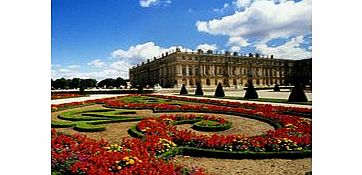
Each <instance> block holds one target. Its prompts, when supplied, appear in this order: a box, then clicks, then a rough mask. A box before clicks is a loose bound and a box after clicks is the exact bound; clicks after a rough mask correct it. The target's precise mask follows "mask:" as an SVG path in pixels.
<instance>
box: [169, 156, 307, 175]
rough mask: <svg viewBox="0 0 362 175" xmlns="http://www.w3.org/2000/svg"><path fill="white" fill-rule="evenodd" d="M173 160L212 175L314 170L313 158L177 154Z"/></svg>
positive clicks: (299, 174) (293, 174)
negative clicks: (212, 156) (256, 158)
mask: <svg viewBox="0 0 362 175" xmlns="http://www.w3.org/2000/svg"><path fill="white" fill-rule="evenodd" d="M173 161H174V162H175V163H178V164H182V165H186V166H189V167H200V168H203V169H205V171H206V172H207V173H210V174H211V175H219V174H220V175H234V174H240V175H305V173H306V172H310V171H312V159H311V158H305V159H296V160H289V159H262V160H251V159H243V160H234V159H216V158H205V157H184V156H176V157H175V158H174V159H173Z"/></svg>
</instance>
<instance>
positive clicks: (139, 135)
mask: <svg viewBox="0 0 362 175" xmlns="http://www.w3.org/2000/svg"><path fill="white" fill-rule="evenodd" d="M127 132H128V134H129V135H130V136H132V137H135V138H139V139H142V138H144V137H145V135H144V134H143V133H142V132H141V131H138V129H137V126H131V127H130V128H129V129H128V130H127Z"/></svg>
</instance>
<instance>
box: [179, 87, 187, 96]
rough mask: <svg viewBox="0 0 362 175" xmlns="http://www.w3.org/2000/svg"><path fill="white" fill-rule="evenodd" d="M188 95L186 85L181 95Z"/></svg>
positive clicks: (182, 88)
mask: <svg viewBox="0 0 362 175" xmlns="http://www.w3.org/2000/svg"><path fill="white" fill-rule="evenodd" d="M187 94H188V92H187V89H186V85H182V87H181V91H180V95H187Z"/></svg>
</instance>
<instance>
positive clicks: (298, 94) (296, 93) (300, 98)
mask: <svg viewBox="0 0 362 175" xmlns="http://www.w3.org/2000/svg"><path fill="white" fill-rule="evenodd" d="M288 102H308V99H307V96H306V95H305V93H304V90H303V87H302V86H301V85H300V84H296V85H294V87H293V88H292V92H291V93H290V95H289V99H288Z"/></svg>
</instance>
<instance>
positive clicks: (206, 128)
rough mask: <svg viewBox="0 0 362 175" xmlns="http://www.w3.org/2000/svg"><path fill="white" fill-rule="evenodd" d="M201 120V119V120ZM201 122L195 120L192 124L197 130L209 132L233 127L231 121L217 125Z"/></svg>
mask: <svg viewBox="0 0 362 175" xmlns="http://www.w3.org/2000/svg"><path fill="white" fill-rule="evenodd" d="M199 122H201V121H199ZM199 122H195V123H194V124H193V126H192V129H195V130H197V131H207V132H214V131H225V130H228V129H230V128H231V122H227V123H225V124H220V125H217V126H205V125H200V123H199Z"/></svg>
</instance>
